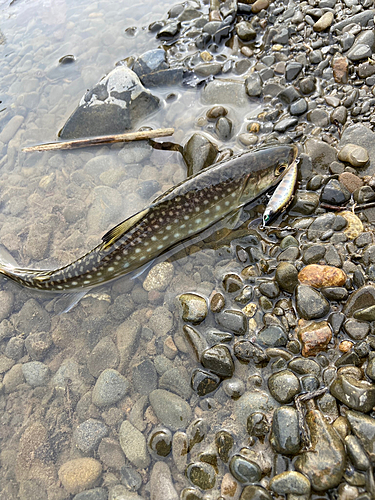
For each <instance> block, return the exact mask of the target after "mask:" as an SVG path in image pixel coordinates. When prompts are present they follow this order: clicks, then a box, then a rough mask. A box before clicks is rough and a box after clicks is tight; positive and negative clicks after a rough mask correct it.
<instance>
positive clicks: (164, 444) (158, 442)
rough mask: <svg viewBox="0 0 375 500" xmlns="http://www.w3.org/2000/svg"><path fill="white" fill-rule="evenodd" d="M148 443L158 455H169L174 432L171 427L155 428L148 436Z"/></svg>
mask: <svg viewBox="0 0 375 500" xmlns="http://www.w3.org/2000/svg"><path fill="white" fill-rule="evenodd" d="M148 445H149V447H150V449H151V451H153V452H154V453H155V455H157V456H158V457H167V456H168V455H169V454H170V452H171V450H172V433H171V431H170V430H169V429H164V428H162V429H155V430H153V431H152V432H151V434H150V436H149V438H148Z"/></svg>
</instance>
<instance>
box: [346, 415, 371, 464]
mask: <svg viewBox="0 0 375 500" xmlns="http://www.w3.org/2000/svg"><path fill="white" fill-rule="evenodd" d="M346 418H347V419H348V421H349V424H350V428H351V430H352V432H353V433H354V434H355V435H356V436H357V438H358V439H359V441H360V442H361V444H362V445H363V447H364V449H365V451H366V452H367V453H368V455H369V458H370V460H371V462H372V463H374V461H375V419H373V418H372V417H370V416H369V415H364V414H363V413H359V412H357V411H352V410H348V411H347V412H346Z"/></svg>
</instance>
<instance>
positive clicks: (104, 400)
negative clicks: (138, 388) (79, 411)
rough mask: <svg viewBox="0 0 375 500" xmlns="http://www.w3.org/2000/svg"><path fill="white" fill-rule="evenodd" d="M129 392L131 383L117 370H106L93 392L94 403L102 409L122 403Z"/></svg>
mask: <svg viewBox="0 0 375 500" xmlns="http://www.w3.org/2000/svg"><path fill="white" fill-rule="evenodd" d="M128 390H129V382H128V381H127V379H126V378H125V377H124V376H123V375H121V374H120V373H119V372H118V371H117V370H113V369H108V370H104V371H103V372H102V373H101V374H100V376H99V378H98V380H97V381H96V384H95V386H94V389H93V391H92V402H93V403H94V405H96V406H99V407H102V406H108V405H113V404H115V403H117V402H118V401H120V400H121V399H122V398H123V397H124V396H125V394H126V393H127V392H128Z"/></svg>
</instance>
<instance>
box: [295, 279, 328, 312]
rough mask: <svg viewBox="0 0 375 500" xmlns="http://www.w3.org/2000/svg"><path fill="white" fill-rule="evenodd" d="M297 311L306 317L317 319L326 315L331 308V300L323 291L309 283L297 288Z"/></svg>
mask: <svg viewBox="0 0 375 500" xmlns="http://www.w3.org/2000/svg"><path fill="white" fill-rule="evenodd" d="M296 307H297V311H298V313H299V314H300V316H302V318H304V319H317V318H322V317H323V316H325V315H326V314H327V313H328V312H329V309H330V306H329V302H328V301H327V300H326V299H325V298H324V297H323V295H322V294H321V293H319V292H318V291H317V290H314V288H312V287H310V286H307V285H299V286H298V287H297V289H296Z"/></svg>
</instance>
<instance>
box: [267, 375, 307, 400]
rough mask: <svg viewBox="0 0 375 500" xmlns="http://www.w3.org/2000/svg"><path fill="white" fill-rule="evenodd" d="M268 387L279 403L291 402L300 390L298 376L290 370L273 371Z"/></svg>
mask: <svg viewBox="0 0 375 500" xmlns="http://www.w3.org/2000/svg"><path fill="white" fill-rule="evenodd" d="M268 388H269V390H270V393H271V395H272V397H274V398H275V399H276V401H278V402H279V403H282V404H284V403H290V401H292V400H293V398H294V396H296V395H297V394H298V393H299V392H300V390H301V387H300V383H299V380H298V378H297V377H296V376H295V375H294V373H293V372H292V371H290V370H282V371H280V372H276V373H273V374H272V375H271V376H270V377H269V379H268Z"/></svg>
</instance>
